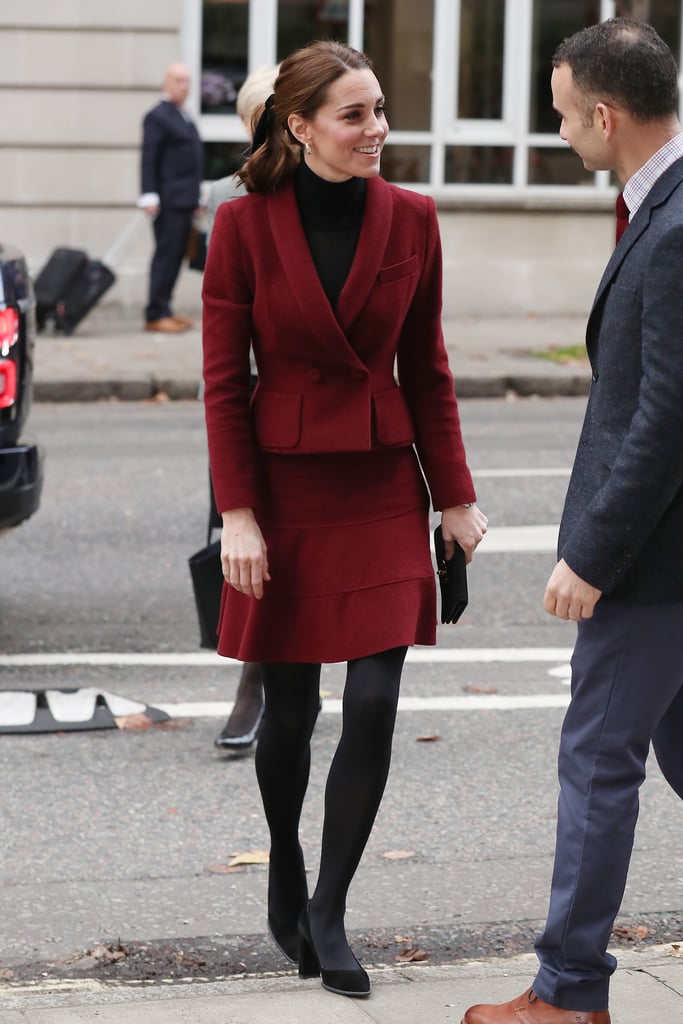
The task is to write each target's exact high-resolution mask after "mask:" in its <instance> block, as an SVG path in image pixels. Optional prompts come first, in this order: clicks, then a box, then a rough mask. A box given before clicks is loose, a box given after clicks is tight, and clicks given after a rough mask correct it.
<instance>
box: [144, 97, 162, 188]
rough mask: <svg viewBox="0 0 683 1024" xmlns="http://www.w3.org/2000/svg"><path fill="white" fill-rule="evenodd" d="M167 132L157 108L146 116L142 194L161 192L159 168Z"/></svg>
mask: <svg viewBox="0 0 683 1024" xmlns="http://www.w3.org/2000/svg"><path fill="white" fill-rule="evenodd" d="M165 135H166V130H165V127H164V123H163V119H162V117H161V116H160V111H159V110H158V109H157V108H155V109H154V110H150V112H149V113H148V114H146V116H145V119H144V121H143V122H142V154H141V186H140V192H141V194H142V195H144V194H145V193H147V192H156V194H157V195H158V194H159V193H160V191H161V181H160V179H159V168H160V166H161V159H162V155H163V148H164V140H165Z"/></svg>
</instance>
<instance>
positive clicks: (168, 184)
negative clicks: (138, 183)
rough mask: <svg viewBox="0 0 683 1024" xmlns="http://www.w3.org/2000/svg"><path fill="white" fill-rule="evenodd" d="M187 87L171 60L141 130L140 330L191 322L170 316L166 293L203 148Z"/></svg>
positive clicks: (179, 327)
mask: <svg viewBox="0 0 683 1024" xmlns="http://www.w3.org/2000/svg"><path fill="white" fill-rule="evenodd" d="M189 90H190V73H189V71H188V69H187V68H186V67H185V65H184V64H178V63H176V64H171V65H170V66H169V68H168V70H167V71H166V76H165V78H164V95H163V99H162V100H161V102H160V103H158V104H157V106H156V107H154V109H153V110H150V111H149V113H148V114H147V115H146V116H145V119H144V122H143V132H142V195H141V197H140V199H139V201H138V205H139V206H141V207H142V209H143V210H144V211H145V213H147V214H148V215H149V216H150V217H151V218H152V224H153V229H154V242H155V249H154V255H153V257H152V264H151V267H150V275H149V302H148V304H147V308H146V310H145V329H146V330H148V331H161V332H163V333H167V334H169V333H170V334H173V333H176V332H178V331H184V330H186V329H187V328H188V327H190V326H191V325H192V321H191V320H190V319H189V318H188V317H184V316H174V315H173V312H172V310H171V296H172V294H173V289H174V287H175V283H176V281H177V279H178V274H179V273H180V267H181V264H182V261H183V257H184V255H185V250H186V248H187V242H188V238H189V235H190V229H191V227H192V217H193V215H194V213H195V211H196V210H197V209H198V207H199V203H200V196H199V193H200V185H201V181H202V174H203V166H204V150H203V147H202V143H201V139H200V138H199V133H198V131H197V128H196V127H195V125H194V124H193V122H192V120H191V118H190V117H189V115H188V114H187V113H185V111H184V109H183V103H184V102H185V100H186V99H187V96H188V93H189Z"/></svg>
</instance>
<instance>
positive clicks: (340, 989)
mask: <svg viewBox="0 0 683 1024" xmlns="http://www.w3.org/2000/svg"><path fill="white" fill-rule="evenodd" d="M354 960H355V957H354ZM356 963H357V964H358V968H357V969H356V970H352V971H328V970H327V969H326V968H325V967H322V966H321V964H320V961H319V959H318V954H317V953H316V951H315V946H314V945H313V939H312V937H311V925H310V922H309V920H308V909H306V910H305V911H304V912H303V913H302V915H301V917H300V918H299V977H300V978H318V977H320V979H321V982H322V986H323V988H325V989H327V991H328V992H336V994H337V995H340V996H352V997H354V998H357V999H362V998H364V997H365V996H369V995H370V978H369V977H368V974H367V971H364V970H363V968H362V967H361V965H360V964H359V963H358V961H357V960H356Z"/></svg>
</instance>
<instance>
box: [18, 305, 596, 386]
mask: <svg viewBox="0 0 683 1024" xmlns="http://www.w3.org/2000/svg"><path fill="white" fill-rule="evenodd" d="M444 333H445V336H446V344H447V347H448V352H449V358H450V364H451V369H452V371H453V374H454V376H455V381H456V391H457V393H458V395H459V396H460V397H462V398H474V397H500V396H504V395H505V394H507V393H509V392H514V393H517V394H520V395H530V394H541V395H577V394H585V393H586V391H587V388H588V380H589V367H588V364H587V363H585V362H576V361H573V362H572V361H570V362H566V363H561V362H557V361H552V360H549V359H544V358H540V357H539V356H537V355H536V354H535V353H537V352H545V351H549V350H557V349H563V348H567V347H570V346H575V345H581V344H582V342H583V339H584V319H583V318H582V317H532V316H528V317H515V318H486V317H481V318H476V319H475V318H472V317H470V318H463V319H461V320H451V321H448V322H447V323H446V324H445V328H444ZM200 372H201V334H200V331H199V327H198V326H197V327H195V328H194V329H192V330H190V331H187V332H186V333H184V334H170V335H168V334H152V333H149V332H145V331H143V330H142V329H141V328H140V325H139V323H138V322H131V321H128V322H120V321H116V320H113V319H112V318H111V317H108V316H107V315H105V314H97V313H96V312H95V313H92V314H91V315H90V317H88V318H87V319H86V320H84V321H83V323H82V324H81V325H80V326H79V327H78V329H77V330H76V332H75V333H74V334H73V335H72V336H71V337H64V336H63V335H54V336H51V335H49V334H41V335H39V337H38V342H37V351H36V365H35V399H36V401H57V402H59V401H92V400H95V399H102V398H121V399H129V400H139V399H145V398H150V397H152V396H154V395H156V394H159V393H163V394H165V395H168V397H169V398H195V397H196V395H197V386H198V382H199V377H200Z"/></svg>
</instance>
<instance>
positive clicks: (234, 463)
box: [202, 200, 258, 512]
mask: <svg viewBox="0 0 683 1024" xmlns="http://www.w3.org/2000/svg"><path fill="white" fill-rule="evenodd" d="M240 201H241V202H245V201H247V200H236V202H240ZM232 206H233V204H232V203H224V204H222V205H221V206H219V207H218V210H217V211H216V219H215V221H214V226H213V231H212V233H211V242H210V245H209V251H208V254H207V260H206V268H205V270H204V280H203V286H202V298H203V303H204V305H203V315H202V338H203V353H204V356H203V375H204V408H205V415H206V427H207V435H208V443H209V462H210V465H211V479H212V481H213V487H214V493H215V495H216V506H217V508H218V511H219V512H225V511H227V510H228V509H232V508H253V507H254V505H255V503H256V498H257V474H256V466H257V461H258V460H257V451H256V446H255V444H254V440H253V435H252V430H251V421H250V415H249V376H250V366H249V351H250V342H251V333H252V327H251V324H252V301H253V288H252V285H251V283H250V281H249V280H248V275H247V274H246V273H245V268H244V266H243V257H242V251H243V248H244V247H243V245H242V244H241V240H240V237H239V233H238V230H237V226H236V223H235V218H234V217H233V216H232Z"/></svg>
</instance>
